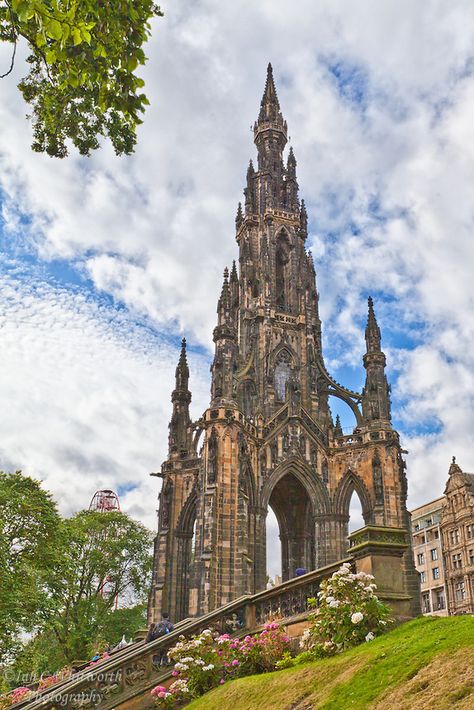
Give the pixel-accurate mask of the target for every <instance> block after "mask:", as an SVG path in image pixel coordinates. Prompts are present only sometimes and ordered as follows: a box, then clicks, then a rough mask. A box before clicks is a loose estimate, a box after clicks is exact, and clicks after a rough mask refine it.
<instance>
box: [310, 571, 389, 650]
mask: <svg viewBox="0 0 474 710" xmlns="http://www.w3.org/2000/svg"><path fill="white" fill-rule="evenodd" d="M376 589H377V586H376V584H374V578H373V576H372V575H370V574H365V573H364V572H357V573H356V574H354V573H352V572H351V568H350V565H348V564H347V563H346V564H344V565H342V566H341V567H340V568H339V569H338V570H337V571H336V572H334V574H333V575H332V577H330V579H327V580H324V582H322V583H321V589H320V591H319V592H318V598H317V599H309V600H308V602H309V605H310V607H311V608H315V611H314V612H313V613H312V614H311V615H310V617H309V621H310V625H309V628H308V629H307V630H306V631H305V632H304V634H303V637H302V639H301V643H300V646H301V648H302V649H305V650H307V651H311V653H312V654H313V655H314V656H330V655H333V654H334V653H338V652H339V651H343V650H344V649H346V648H350V647H351V646H356V645H357V644H359V643H362V642H363V641H371V640H372V639H374V638H375V636H377V635H378V634H380V633H382V632H383V631H384V630H385V627H386V626H387V623H388V620H389V613H390V610H389V608H388V607H387V606H386V605H385V604H384V603H383V602H381V601H380V600H379V599H378V597H377V596H376V595H375V590H376Z"/></svg>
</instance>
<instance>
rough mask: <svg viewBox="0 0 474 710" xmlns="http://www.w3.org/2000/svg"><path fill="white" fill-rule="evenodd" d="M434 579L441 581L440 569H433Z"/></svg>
mask: <svg viewBox="0 0 474 710" xmlns="http://www.w3.org/2000/svg"><path fill="white" fill-rule="evenodd" d="M432 571H433V579H439V567H433V570H432Z"/></svg>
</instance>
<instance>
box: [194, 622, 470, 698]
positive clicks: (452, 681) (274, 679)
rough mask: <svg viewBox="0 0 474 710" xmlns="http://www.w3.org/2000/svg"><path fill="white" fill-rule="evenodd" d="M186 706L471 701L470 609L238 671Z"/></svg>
mask: <svg viewBox="0 0 474 710" xmlns="http://www.w3.org/2000/svg"><path fill="white" fill-rule="evenodd" d="M186 707H187V708H189V710H259V709H262V710H263V709H265V708H268V710H312V709H313V708H314V709H316V708H318V709H321V710H322V709H323V708H324V710H347V709H348V708H354V710H366V709H368V708H370V709H371V710H415V709H416V710H423V709H424V708H426V709H429V710H444V709H447V708H450V709H452V710H465V709H467V708H469V709H471V708H474V617H472V616H461V617H452V618H433V617H420V618H419V619H415V620H414V621H410V622H408V623H406V624H403V625H402V626H399V627H398V628H396V629H394V630H393V631H390V632H389V633H387V634H385V635H384V636H381V637H379V638H377V639H375V640H374V641H370V642H369V643H366V644H364V645H362V646H358V647H357V648H354V649H351V650H350V651H346V652H345V653H342V654H340V655H339V656H334V657H333V658H328V659H324V660H320V661H314V662H311V663H306V664H304V665H299V666H295V667H293V668H288V669H286V670H283V671H277V672H274V673H266V674H263V675H258V676H250V677H248V678H239V679H238V680H235V681H231V682H229V683H227V684H226V685H223V686H221V687H219V688H216V689H215V690H213V691H211V692H210V693H207V694H206V695H204V696H202V698H199V699H198V700H195V701H194V702H192V703H190V704H189V705H187V706H186Z"/></svg>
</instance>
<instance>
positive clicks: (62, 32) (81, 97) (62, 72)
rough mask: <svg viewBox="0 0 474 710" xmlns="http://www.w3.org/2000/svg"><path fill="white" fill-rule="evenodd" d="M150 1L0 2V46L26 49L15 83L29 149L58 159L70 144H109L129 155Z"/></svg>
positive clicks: (84, 151) (153, 13) (85, 148)
mask: <svg viewBox="0 0 474 710" xmlns="http://www.w3.org/2000/svg"><path fill="white" fill-rule="evenodd" d="M162 14H163V13H162V12H161V10H160V8H159V7H158V6H157V5H156V4H155V3H154V2H153V1H152V0H0V40H1V41H3V42H9V43H11V44H12V45H13V47H12V58H11V62H10V67H9V68H7V70H6V71H5V72H4V73H3V74H2V77H5V76H8V75H9V74H10V73H11V72H12V70H13V67H14V63H15V57H16V47H17V43H18V42H19V41H20V40H21V39H23V40H26V42H27V43H28V47H29V49H30V50H31V54H30V55H29V57H28V59H27V62H28V63H29V65H30V71H29V74H28V75H27V76H26V77H25V78H24V79H23V80H22V81H21V82H20V84H19V85H18V88H19V89H20V91H21V93H22V95H23V98H24V99H25V101H26V102H27V103H28V104H29V105H30V106H31V110H32V113H31V116H30V117H31V119H32V122H33V143H32V148H33V150H35V151H38V152H45V153H47V154H48V155H51V156H54V157H58V158H63V157H65V156H66V155H67V154H68V148H67V142H68V141H71V142H72V143H73V145H74V146H75V147H76V148H77V149H78V151H79V153H81V155H90V152H91V151H92V150H95V149H96V148H98V147H99V139H100V137H101V136H103V137H108V138H110V140H111V142H112V145H113V147H114V150H115V153H116V154H117V155H122V154H126V155H128V154H130V153H132V152H133V149H134V146H135V144H136V140H137V136H136V129H137V126H138V125H139V124H140V123H142V118H141V116H142V114H143V112H144V111H145V107H146V106H147V105H148V103H149V101H148V99H147V97H146V94H145V93H143V92H142V89H143V87H144V81H143V79H141V78H140V77H139V76H137V74H136V70H137V69H138V67H140V66H141V65H143V64H145V62H146V59H147V58H146V56H145V52H144V50H143V45H144V44H145V43H146V42H147V40H148V39H149V37H150V34H151V25H150V22H151V20H152V19H153V18H154V17H158V16H162Z"/></svg>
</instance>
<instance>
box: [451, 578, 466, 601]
mask: <svg viewBox="0 0 474 710" xmlns="http://www.w3.org/2000/svg"><path fill="white" fill-rule="evenodd" d="M454 590H455V594H456V601H458V602H462V601H463V599H464V598H465V596H466V590H465V588H464V582H456V584H455V586H454Z"/></svg>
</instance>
